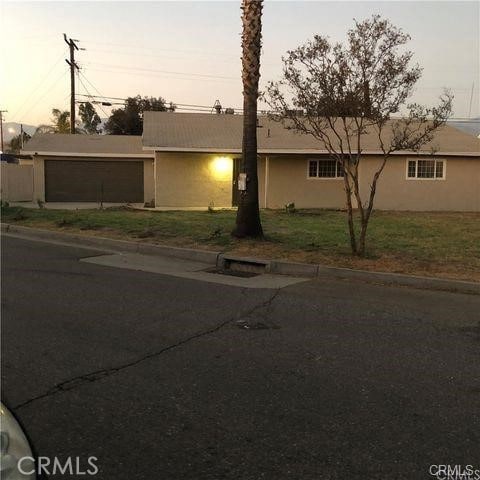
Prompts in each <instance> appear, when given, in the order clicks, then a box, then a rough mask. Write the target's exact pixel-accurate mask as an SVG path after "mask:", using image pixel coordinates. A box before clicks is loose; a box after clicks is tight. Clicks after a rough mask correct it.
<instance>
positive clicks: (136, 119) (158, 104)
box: [105, 95, 175, 135]
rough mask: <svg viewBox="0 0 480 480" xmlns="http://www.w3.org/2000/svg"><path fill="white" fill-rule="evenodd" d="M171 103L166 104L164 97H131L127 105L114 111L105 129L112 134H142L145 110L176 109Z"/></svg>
mask: <svg viewBox="0 0 480 480" xmlns="http://www.w3.org/2000/svg"><path fill="white" fill-rule="evenodd" d="M174 109H175V107H174V106H173V105H171V104H170V106H169V107H167V106H166V104H165V100H164V99H163V98H162V97H158V98H155V97H141V96H140V95H137V96H136V97H129V98H127V100H126V101H125V107H123V108H117V109H114V110H113V111H112V114H111V115H110V117H109V118H108V120H107V122H106V124H105V131H106V132H107V133H108V134H110V135H141V134H142V132H143V112H146V111H156V112H165V111H166V110H174Z"/></svg>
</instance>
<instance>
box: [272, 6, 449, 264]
mask: <svg viewBox="0 0 480 480" xmlns="http://www.w3.org/2000/svg"><path fill="white" fill-rule="evenodd" d="M409 40H410V36H409V35H407V34H405V33H403V32H402V30H401V29H399V28H397V27H395V26H394V25H392V24H391V23H390V22H389V21H388V20H385V19H382V18H381V17H380V16H378V15H374V16H372V17H371V18H370V19H367V20H364V21H362V22H358V21H355V25H354V28H352V29H351V30H349V31H348V34H347V41H346V43H345V45H342V44H340V43H336V44H332V43H330V42H329V40H328V38H325V37H322V36H318V35H317V36H315V37H314V38H313V40H311V41H309V42H307V43H306V44H305V45H303V46H300V47H298V48H297V49H295V50H292V51H289V52H287V55H286V57H283V58H282V60H283V63H284V67H283V78H282V79H281V80H280V81H279V82H269V83H268V85H267V88H266V91H265V92H264V94H263V99H264V100H265V101H266V102H267V103H268V104H269V106H270V107H271V108H272V110H273V112H274V113H273V114H272V115H271V116H272V118H273V119H274V120H277V121H280V122H283V124H284V125H285V126H286V128H291V129H294V130H296V131H297V132H300V133H302V134H307V135H312V136H313V137H314V138H315V139H317V140H318V141H319V143H320V145H321V147H322V149H323V150H325V151H326V152H328V154H329V155H330V156H331V157H332V159H335V160H336V161H338V162H339V164H340V165H341V167H342V169H343V171H344V190H345V194H346V206H347V214H348V228H349V233H350V244H351V249H352V252H353V253H354V254H356V255H359V256H364V255H365V239H366V234H367V228H368V222H369V220H370V217H371V214H372V210H373V203H374V198H375V192H376V188H377V183H378V179H379V177H380V175H381V173H382V171H383V170H384V168H385V164H386V162H387V161H388V159H389V158H390V156H391V155H392V154H393V153H394V152H398V151H419V150H420V149H421V148H422V147H423V146H425V145H426V144H428V143H429V142H431V141H432V139H433V138H434V133H435V131H436V130H437V129H438V128H439V127H441V126H442V125H443V124H444V123H445V122H446V120H447V119H448V117H449V116H450V114H451V110H452V100H453V96H452V95H451V93H450V92H448V91H444V93H443V94H442V95H441V96H440V103H439V105H438V106H437V107H433V108H427V107H424V106H421V105H418V104H407V103H406V102H407V100H408V98H409V97H410V96H411V94H412V91H413V88H414V86H415V84H416V82H417V81H418V79H419V78H420V76H421V73H422V70H421V68H420V67H419V66H418V65H413V66H411V60H412V56H413V53H412V52H411V51H408V50H405V51H403V52H402V51H401V47H403V46H404V45H405V44H406V43H407V42H408V41H409ZM393 114H399V115H400V118H397V119H393V118H392V115H393ZM367 136H368V137H370V139H371V138H372V136H373V137H374V138H375V141H376V143H377V144H378V150H379V151H380V152H381V160H380V162H379V165H378V168H377V169H376V171H375V172H374V174H373V177H372V178H371V179H369V181H370V189H369V191H368V192H367V194H365V195H364V194H363V193H362V192H361V191H360V182H359V166H360V162H361V160H362V157H363V148H364V147H363V145H364V141H365V138H366V137H367ZM362 196H363V197H365V198H362ZM354 199H355V200H356V208H357V209H358V215H359V219H360V232H359V233H358V235H357V232H356V229H355V222H354Z"/></svg>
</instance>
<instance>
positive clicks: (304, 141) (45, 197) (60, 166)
mask: <svg viewBox="0 0 480 480" xmlns="http://www.w3.org/2000/svg"><path fill="white" fill-rule="evenodd" d="M242 123H243V117H242V116H240V115H225V114H220V115H209V114H202V113H199V114H189V113H173V112H145V114H144V132H143V137H132V136H111V135H105V136H103V135H60V134H43V135H35V136H34V137H33V138H32V139H31V140H30V141H29V142H28V143H27V145H26V146H25V149H24V151H23V153H28V154H31V155H33V159H34V160H33V163H34V199H35V200H37V199H39V200H42V201H47V202H100V201H102V200H103V201H104V202H118V203H123V202H129V203H143V202H148V203H150V202H151V201H154V202H155V205H156V206H157V207H170V208H180V209H181V208H189V207H202V208H205V209H206V208H207V207H208V206H209V205H213V206H215V207H216V208H222V207H232V206H235V205H236V204H237V201H238V188H237V185H236V179H237V177H238V176H237V173H238V172H239V170H240V158H241V145H242ZM257 133H258V154H259V160H258V176H259V200H260V207H261V208H274V209H276V208H283V207H284V206H285V204H287V203H290V202H294V203H295V206H296V207H297V208H344V206H345V193H344V191H343V185H344V184H343V177H342V171H341V168H340V166H339V165H338V164H337V162H336V161H335V160H334V159H332V158H330V157H329V155H328V153H327V152H325V151H324V150H322V149H321V148H320V144H319V143H318V142H317V141H316V140H315V139H314V138H312V137H310V136H306V135H300V134H297V133H295V132H294V131H293V130H288V129H286V128H284V127H283V126H282V125H281V124H278V123H275V122H272V121H271V120H269V119H267V118H266V117H260V118H259V128H258V130H257ZM362 147H363V153H364V157H363V159H362V162H361V167H360V182H361V185H360V187H361V189H362V192H363V194H364V196H365V194H366V193H368V190H369V188H370V185H369V182H370V180H371V178H372V175H373V172H374V169H375V168H376V167H377V166H378V165H379V164H380V161H381V155H380V149H379V147H378V144H377V140H376V137H375V136H374V135H371V136H370V135H368V136H365V138H364V140H363V145H362ZM432 147H433V148H434V149H435V155H434V156H432V153H431V151H432V150H431V149H432ZM479 147H480V141H479V140H478V139H477V138H475V137H474V136H472V135H468V134H466V133H463V132H460V131H459V130H457V129H455V128H452V127H449V126H446V127H443V128H442V129H441V130H440V131H439V132H438V133H437V135H436V137H435V140H434V141H433V142H432V145H429V146H427V147H425V150H424V151H422V152H420V153H418V154H417V153H412V152H400V153H397V154H395V155H393V156H392V157H391V158H390V159H389V160H388V162H387V165H386V167H385V169H384V171H383V173H382V176H381V177H380V180H379V183H378V186H377V195H376V200H375V207H376V208H378V209H383V210H420V211H422V210H423V211H431V210H444V211H480V148H479Z"/></svg>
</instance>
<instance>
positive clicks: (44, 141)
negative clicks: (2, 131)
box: [22, 133, 146, 156]
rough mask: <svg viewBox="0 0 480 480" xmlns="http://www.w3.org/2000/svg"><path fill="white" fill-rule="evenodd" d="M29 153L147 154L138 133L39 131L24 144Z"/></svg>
mask: <svg viewBox="0 0 480 480" xmlns="http://www.w3.org/2000/svg"><path fill="white" fill-rule="evenodd" d="M22 153H29V154H35V153H37V154H46V153H51V154H56V155H60V154H62V153H65V154H68V155H71V154H77V155H82V154H87V155H94V154H99V155H123V156H128V155H133V156H138V155H145V154H146V152H145V151H143V149H142V137H140V136H137V135H81V134H76V135H73V134H68V133H37V134H35V135H34V136H33V137H32V138H31V139H30V140H29V141H28V142H27V143H26V144H25V146H24V148H23V150H22Z"/></svg>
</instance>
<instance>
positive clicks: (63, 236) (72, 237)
mask: <svg viewBox="0 0 480 480" xmlns="http://www.w3.org/2000/svg"><path fill="white" fill-rule="evenodd" d="M1 232H2V233H14V234H15V233H16V234H18V235H22V236H24V237H29V238H34V239H37V240H46V241H49V240H50V241H56V242H62V243H67V244H77V245H78V244H80V245H82V246H86V247H92V248H96V249H101V250H104V251H105V250H108V251H113V252H129V253H141V254H143V255H161V256H167V257H175V258H181V259H184V260H192V261H196V262H202V263H208V264H212V265H216V263H217V258H218V256H219V252H209V251H206V250H195V249H193V248H180V247H168V246H165V245H153V244H151V243H140V242H129V241H126V240H116V239H113V238H105V237H90V236H87V235H78V234H74V233H64V232H55V231H53V230H42V229H37V228H31V227H22V226H20V225H11V224H6V223H2V224H1Z"/></svg>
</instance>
